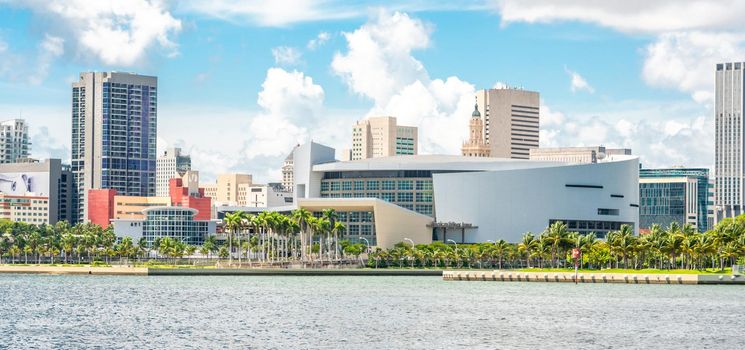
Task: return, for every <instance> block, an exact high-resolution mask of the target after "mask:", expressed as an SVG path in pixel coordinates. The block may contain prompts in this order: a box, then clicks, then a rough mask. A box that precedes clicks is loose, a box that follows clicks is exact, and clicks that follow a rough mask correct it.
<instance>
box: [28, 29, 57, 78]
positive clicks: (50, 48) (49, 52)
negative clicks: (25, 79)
mask: <svg viewBox="0 0 745 350" xmlns="http://www.w3.org/2000/svg"><path fill="white" fill-rule="evenodd" d="M64 43H65V39H62V38H60V37H57V36H53V35H49V34H46V35H45V36H44V40H43V41H42V42H41V44H39V54H38V55H37V64H36V70H35V71H34V73H33V74H32V75H31V76H30V77H29V82H30V83H31V84H34V85H38V84H41V83H42V82H43V81H44V79H45V78H46V77H47V74H49V68H50V67H51V66H52V63H54V60H55V59H56V58H57V57H59V56H61V55H62V54H63V53H64V52H65V48H64Z"/></svg>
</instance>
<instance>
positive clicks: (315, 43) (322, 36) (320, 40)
mask: <svg viewBox="0 0 745 350" xmlns="http://www.w3.org/2000/svg"><path fill="white" fill-rule="evenodd" d="M329 39H331V34H329V33H328V32H320V33H318V35H316V37H315V38H313V39H310V40H309V41H308V44H307V45H306V46H307V47H308V49H309V50H315V49H316V48H318V47H320V46H323V44H325V43H326V42H327V41H329Z"/></svg>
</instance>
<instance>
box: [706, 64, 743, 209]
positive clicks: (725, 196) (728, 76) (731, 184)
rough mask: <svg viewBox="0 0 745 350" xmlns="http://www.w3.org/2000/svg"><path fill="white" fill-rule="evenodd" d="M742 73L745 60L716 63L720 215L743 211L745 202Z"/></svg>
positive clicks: (716, 130) (716, 163)
mask: <svg viewBox="0 0 745 350" xmlns="http://www.w3.org/2000/svg"><path fill="white" fill-rule="evenodd" d="M743 72H745V62H728V63H719V64H717V66H716V94H715V103H714V114H715V115H714V120H715V123H714V124H715V135H714V172H715V175H716V186H715V188H716V196H715V197H716V211H717V215H718V216H719V217H720V218H721V217H733V216H737V215H740V214H742V213H743V204H744V202H745V188H744V187H745V164H744V163H743V151H744V150H743V142H745V140H743V135H744V134H745V128H744V127H745V125H743V123H744V122H745V121H743V115H742V113H743V94H744V93H745V91H743V83H745V80H743Z"/></svg>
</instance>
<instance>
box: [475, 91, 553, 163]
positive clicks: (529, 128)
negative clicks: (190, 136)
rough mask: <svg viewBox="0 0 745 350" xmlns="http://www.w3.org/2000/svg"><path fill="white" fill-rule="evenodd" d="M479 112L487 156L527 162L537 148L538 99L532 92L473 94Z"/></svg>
mask: <svg viewBox="0 0 745 350" xmlns="http://www.w3.org/2000/svg"><path fill="white" fill-rule="evenodd" d="M476 104H477V105H478V109H479V110H480V111H482V113H481V115H482V118H483V120H484V139H485V141H486V143H487V144H488V145H489V148H490V152H489V153H490V156H491V157H497V158H516V159H528V157H529V155H530V153H529V152H530V149H532V148H538V140H539V137H538V129H539V125H540V123H539V111H540V96H539V94H538V93H537V92H535V91H527V90H522V89H516V88H499V89H488V90H480V91H477V92H476Z"/></svg>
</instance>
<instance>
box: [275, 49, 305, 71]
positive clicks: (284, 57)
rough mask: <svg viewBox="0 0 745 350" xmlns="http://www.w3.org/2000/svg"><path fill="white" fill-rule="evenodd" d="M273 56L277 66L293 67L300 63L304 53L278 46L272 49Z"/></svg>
mask: <svg viewBox="0 0 745 350" xmlns="http://www.w3.org/2000/svg"><path fill="white" fill-rule="evenodd" d="M272 56H274V62H275V63H276V64H279V65H288V66H293V65H296V64H298V63H300V59H301V57H302V53H301V52H300V50H298V49H296V48H294V47H288V46H278V47H275V48H272Z"/></svg>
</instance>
